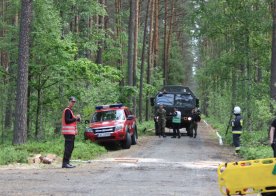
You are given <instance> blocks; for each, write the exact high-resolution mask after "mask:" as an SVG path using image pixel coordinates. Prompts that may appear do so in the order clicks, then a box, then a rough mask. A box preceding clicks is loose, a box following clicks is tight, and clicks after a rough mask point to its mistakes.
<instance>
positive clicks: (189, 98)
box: [151, 85, 199, 135]
mask: <svg viewBox="0 0 276 196" xmlns="http://www.w3.org/2000/svg"><path fill="white" fill-rule="evenodd" d="M161 104H162V105H163V106H164V109H165V110H166V128H169V129H171V128H172V115H171V114H172V113H173V109H174V108H177V109H178V110H179V111H180V112H181V125H180V128H181V129H182V128H186V131H187V134H189V133H190V130H189V129H190V125H191V120H192V110H193V109H194V108H198V107H199V99H198V98H197V97H196V96H195V95H194V93H193V92H192V91H191V90H190V89H189V88H188V87H184V86H180V85H166V86H163V87H162V88H161V89H160V92H159V93H157V94H156V96H155V97H152V98H151V106H153V112H154V114H155V113H156V110H157V109H158V107H159V105H161ZM155 133H156V135H157V133H158V123H157V122H156V121H155Z"/></svg>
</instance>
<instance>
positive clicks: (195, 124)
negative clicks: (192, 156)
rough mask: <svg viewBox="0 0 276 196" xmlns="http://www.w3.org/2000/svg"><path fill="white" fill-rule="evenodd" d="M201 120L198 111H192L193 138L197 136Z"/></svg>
mask: <svg viewBox="0 0 276 196" xmlns="http://www.w3.org/2000/svg"><path fill="white" fill-rule="evenodd" d="M200 120H201V118H200V114H199V112H198V111H196V108H194V109H193V110H192V122H191V127H190V130H191V134H192V135H191V136H192V137H194V138H196V136H197V127H198V123H199V122H200Z"/></svg>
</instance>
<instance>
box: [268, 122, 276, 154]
mask: <svg viewBox="0 0 276 196" xmlns="http://www.w3.org/2000/svg"><path fill="white" fill-rule="evenodd" d="M275 129H276V119H274V120H273V122H272V123H271V126H270V131H269V141H270V145H271V147H272V150H273V155H274V157H276V133H275V132H276V131H275Z"/></svg>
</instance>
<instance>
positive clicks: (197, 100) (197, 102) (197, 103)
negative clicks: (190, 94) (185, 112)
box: [196, 98, 199, 108]
mask: <svg viewBox="0 0 276 196" xmlns="http://www.w3.org/2000/svg"><path fill="white" fill-rule="evenodd" d="M196 107H197V108H198V107H199V99H197V98H196Z"/></svg>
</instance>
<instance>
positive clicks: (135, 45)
mask: <svg viewBox="0 0 276 196" xmlns="http://www.w3.org/2000/svg"><path fill="white" fill-rule="evenodd" d="M139 2H140V1H139V0H136V5H135V30H134V51H133V86H134V87H136V85H137V77H136V74H137V59H138V33H139ZM133 112H134V114H135V115H136V112H137V111H136V96H134V98H133Z"/></svg>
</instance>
